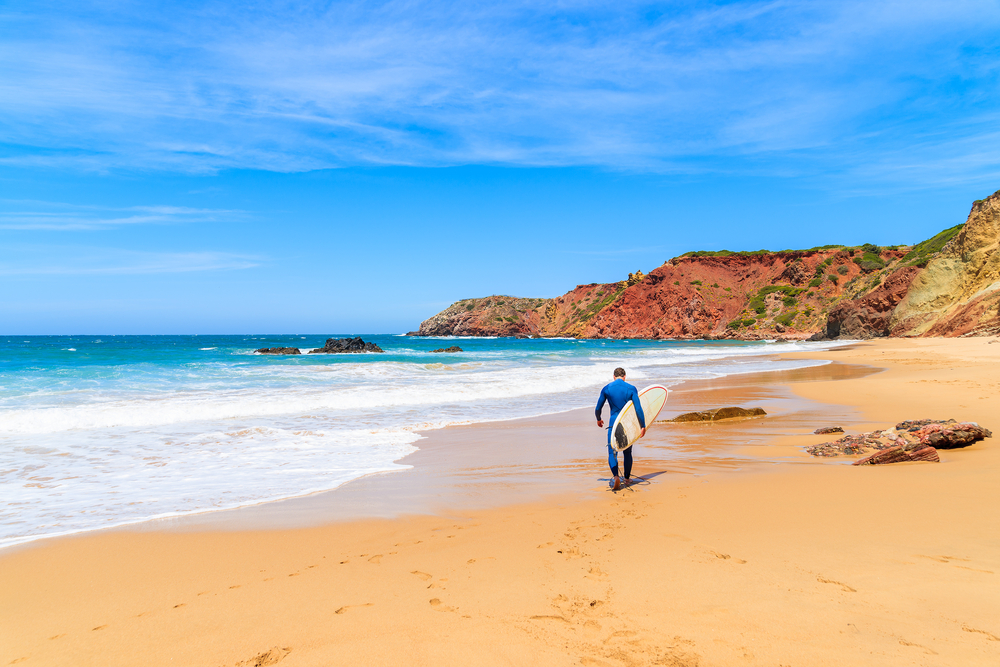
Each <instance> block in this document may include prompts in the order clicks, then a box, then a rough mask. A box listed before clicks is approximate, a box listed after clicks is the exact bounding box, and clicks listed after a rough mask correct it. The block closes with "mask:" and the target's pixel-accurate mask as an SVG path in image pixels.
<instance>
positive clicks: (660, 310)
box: [414, 248, 903, 339]
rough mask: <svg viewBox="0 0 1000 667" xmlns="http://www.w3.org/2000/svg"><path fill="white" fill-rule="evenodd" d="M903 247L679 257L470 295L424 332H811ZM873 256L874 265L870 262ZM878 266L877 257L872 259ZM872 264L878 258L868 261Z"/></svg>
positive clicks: (422, 332)
mask: <svg viewBox="0 0 1000 667" xmlns="http://www.w3.org/2000/svg"><path fill="white" fill-rule="evenodd" d="M902 254H903V251H900V250H888V249H883V250H881V251H880V252H878V253H876V254H875V255H874V256H873V255H872V254H871V253H868V254H867V255H866V254H864V253H863V252H862V251H861V250H858V249H854V248H843V249H841V248H837V249H830V250H819V251H795V252H782V253H755V254H731V255H728V256H717V257H678V258H675V259H672V260H670V261H669V262H667V263H665V264H664V265H663V266H660V267H658V268H657V269H655V270H653V271H652V272H650V273H649V275H642V274H641V273H639V272H637V273H635V274H632V275H631V276H630V278H629V280H625V281H621V282H618V283H593V284H589V285H577V286H576V287H575V288H574V289H573V290H571V291H569V292H567V293H566V294H564V295H562V296H560V297H557V298H555V299H517V298H514V297H509V296H491V297H486V298H482V299H465V300H462V301H459V302H456V303H454V304H452V305H451V306H450V307H449V308H447V309H446V310H444V311H442V312H440V313H438V314H437V315H435V316H433V317H431V318H430V319H428V320H426V321H425V322H423V323H422V324H421V325H420V330H419V331H417V332H414V333H417V334H419V335H423V336H434V335H456V336H516V335H522V336H524V335H527V336H575V337H580V338H742V339H763V338H775V337H779V338H807V337H809V336H810V335H812V334H814V333H815V332H816V331H818V330H820V329H822V327H823V326H824V324H825V322H826V314H827V312H828V310H829V308H830V307H831V306H832V305H833V304H834V303H836V302H837V301H838V300H840V299H842V298H843V297H844V296H845V295H853V294H854V292H855V291H856V290H857V289H858V286H859V284H862V283H863V284H864V285H866V286H867V285H868V284H869V282H870V281H871V280H875V281H876V283H877V282H878V280H879V278H878V276H879V275H880V272H881V271H883V267H885V266H891V265H893V263H895V262H898V260H899V258H900V257H901V256H902ZM863 257H865V258H867V259H866V262H867V263H866V262H862V261H861V260H862V258H863ZM873 263H874V264H873ZM869 264H872V265H869Z"/></svg>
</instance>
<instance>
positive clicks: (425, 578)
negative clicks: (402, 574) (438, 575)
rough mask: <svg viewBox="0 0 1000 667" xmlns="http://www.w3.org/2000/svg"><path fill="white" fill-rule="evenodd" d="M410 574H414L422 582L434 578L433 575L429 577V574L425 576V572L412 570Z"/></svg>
mask: <svg viewBox="0 0 1000 667" xmlns="http://www.w3.org/2000/svg"><path fill="white" fill-rule="evenodd" d="M410 574H415V575H417V576H418V577H420V578H421V579H423V580H424V581H428V580H430V579H432V578H433V576H434V575H431V574H427V573H426V572H421V571H420V570H414V571H413V572H410Z"/></svg>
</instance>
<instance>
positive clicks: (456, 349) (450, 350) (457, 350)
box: [431, 345, 465, 352]
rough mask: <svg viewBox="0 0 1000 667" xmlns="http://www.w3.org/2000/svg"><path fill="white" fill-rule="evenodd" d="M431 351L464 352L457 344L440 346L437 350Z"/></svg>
mask: <svg viewBox="0 0 1000 667" xmlns="http://www.w3.org/2000/svg"><path fill="white" fill-rule="evenodd" d="M431 352H465V350H463V349H462V348H460V347H459V346H458V345H452V346H451V347H442V348H438V349H437V350H431Z"/></svg>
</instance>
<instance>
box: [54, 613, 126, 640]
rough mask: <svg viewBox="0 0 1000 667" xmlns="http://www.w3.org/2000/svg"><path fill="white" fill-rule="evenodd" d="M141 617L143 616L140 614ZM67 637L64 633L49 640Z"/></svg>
mask: <svg viewBox="0 0 1000 667" xmlns="http://www.w3.org/2000/svg"><path fill="white" fill-rule="evenodd" d="M140 615H141V614H140ZM65 636H66V633H63V634H61V635H53V636H51V637H49V639H50V640H51V639H59V638H60V637H65Z"/></svg>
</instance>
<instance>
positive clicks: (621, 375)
mask: <svg viewBox="0 0 1000 667" xmlns="http://www.w3.org/2000/svg"><path fill="white" fill-rule="evenodd" d="M614 378H615V379H614V380H612V381H611V382H610V383H609V384H607V385H605V386H604V389H602V390H601V397H600V398H598V399H597V410H595V411H594V412H595V413H596V414H597V425H598V426H599V427H601V428H604V420H603V419H601V410H602V409H603V408H604V402H605V401H607V402H608V405H610V406H611V416H610V417H608V424H609V425H610V426H608V465H609V466H611V474H612V475H614V478H615V481H614V489H615V491H617V490H618V489H620V488H622V480H621V477H619V476H618V452H617V451H616V450H615V448H614V447H612V446H611V426H614V423H615V417H617V416H618V413H619V412H621V411H622V408H624V407H625V406H626V405H628V402H629V401H632V405H634V406H635V416H636V417H638V418H639V427H640V429H641V430H640V431H639V437H640V438H641V437H642V436H644V435H646V415H644V414H642V405H641V404H640V402H639V392H638V390H636V388H635V386H634V385H631V384H629V383H628V382H626V381H625V369H624V368H620V367H619V368H616V369H615V373H614ZM631 476H632V448H631V447H629V448H628V449H626V450H625V483H626V484H627V483H628V480H629V477H631Z"/></svg>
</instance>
